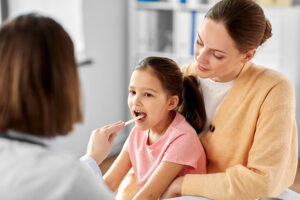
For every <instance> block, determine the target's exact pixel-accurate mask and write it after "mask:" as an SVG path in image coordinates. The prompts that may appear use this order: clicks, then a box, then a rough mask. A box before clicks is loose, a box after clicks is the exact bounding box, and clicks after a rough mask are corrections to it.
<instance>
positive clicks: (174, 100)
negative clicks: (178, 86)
mask: <svg viewBox="0 0 300 200" xmlns="http://www.w3.org/2000/svg"><path fill="white" fill-rule="evenodd" d="M178 102H179V97H178V96H175V95H174V96H171V97H170V98H169V104H168V110H174V109H175V108H176V107H177V105H178Z"/></svg>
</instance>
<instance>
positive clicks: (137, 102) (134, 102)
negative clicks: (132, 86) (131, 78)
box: [132, 95, 142, 106]
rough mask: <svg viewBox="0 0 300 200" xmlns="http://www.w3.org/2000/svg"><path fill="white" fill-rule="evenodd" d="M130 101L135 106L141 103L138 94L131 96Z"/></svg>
mask: <svg viewBox="0 0 300 200" xmlns="http://www.w3.org/2000/svg"><path fill="white" fill-rule="evenodd" d="M132 103H133V105H135V106H140V105H142V102H141V98H140V96H139V95H135V97H134V98H133V101H132Z"/></svg>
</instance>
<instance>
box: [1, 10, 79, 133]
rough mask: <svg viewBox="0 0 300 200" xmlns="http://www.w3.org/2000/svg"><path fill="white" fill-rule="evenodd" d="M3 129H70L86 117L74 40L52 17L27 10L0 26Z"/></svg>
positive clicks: (26, 130)
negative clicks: (29, 12)
mask: <svg viewBox="0 0 300 200" xmlns="http://www.w3.org/2000/svg"><path fill="white" fill-rule="evenodd" d="M0 96H1V98H0V130H1V131H3V132H6V131H7V130H10V129H11V130H16V131H20V132H23V133H30V134H33V135H38V136H42V137H54V136H56V135H66V134H67V133H69V132H70V131H71V130H72V129H73V125H74V123H75V122H80V121H82V111H81V100H80V99H81V97H80V87H79V77H78V72H77V65H76V62H75V56H74V47H73V42H72V40H71V38H70V37H69V35H68V34H67V32H66V31H65V30H64V28H63V27H62V26H61V25H59V24H58V23H57V22H56V21H54V20H53V19H51V18H48V17H43V16H40V15H38V14H26V15H21V16H18V17H16V18H14V19H12V20H10V21H7V22H6V23H4V24H3V25H2V27H1V28H0Z"/></svg>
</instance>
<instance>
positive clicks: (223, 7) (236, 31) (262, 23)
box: [205, 0, 272, 53]
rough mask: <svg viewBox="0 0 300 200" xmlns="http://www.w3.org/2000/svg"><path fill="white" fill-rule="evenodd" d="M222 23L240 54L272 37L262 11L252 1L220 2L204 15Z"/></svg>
mask: <svg viewBox="0 0 300 200" xmlns="http://www.w3.org/2000/svg"><path fill="white" fill-rule="evenodd" d="M205 17H206V18H209V19H212V20H214V21H217V22H222V23H223V24H224V26H225V27H226V29H227V31H228V33H229V35H230V36H231V37H232V39H233V40H234V41H235V45H236V46H237V48H238V49H239V51H240V52H241V53H246V52H247V51H249V50H250V49H254V48H257V47H258V46H260V45H261V44H263V43H264V42H265V41H266V40H267V39H268V38H270V37H271V36H272V33H271V32H272V27H271V24H270V22H269V20H268V19H267V18H266V17H265V15H264V11H263V9H262V8H261V7H260V6H259V5H258V4H257V3H255V2H254V1H253V0H222V1H219V2H218V3H217V4H215V5H214V6H213V7H212V8H211V9H210V10H209V11H208V12H207V13H206V15H205Z"/></svg>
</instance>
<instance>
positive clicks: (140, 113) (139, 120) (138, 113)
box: [133, 110, 147, 122]
mask: <svg viewBox="0 0 300 200" xmlns="http://www.w3.org/2000/svg"><path fill="white" fill-rule="evenodd" d="M133 112H134V115H135V117H137V116H140V115H143V117H142V118H141V119H138V120H137V121H136V122H144V121H145V120H146V117H147V114H146V113H144V112H141V111H138V110H134V111H133Z"/></svg>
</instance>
